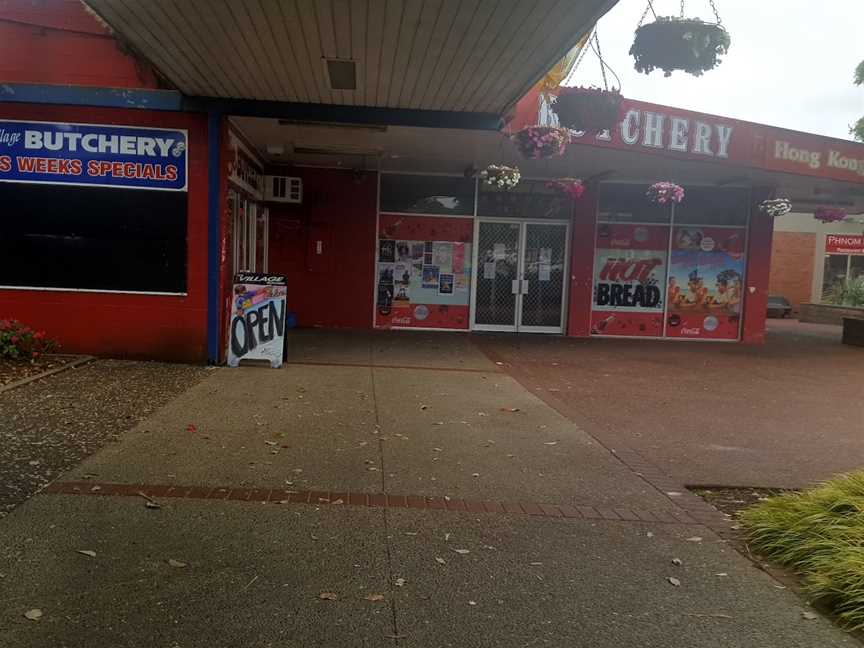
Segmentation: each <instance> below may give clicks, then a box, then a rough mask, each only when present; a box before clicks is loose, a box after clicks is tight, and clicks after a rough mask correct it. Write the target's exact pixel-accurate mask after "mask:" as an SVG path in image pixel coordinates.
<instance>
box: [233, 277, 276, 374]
mask: <svg viewBox="0 0 864 648" xmlns="http://www.w3.org/2000/svg"><path fill="white" fill-rule="evenodd" d="M287 292H288V288H287V284H286V281H285V276H284V275H271V274H267V273H261V272H241V273H238V274H236V275H234V289H233V291H232V293H231V314H230V323H229V325H228V366H229V367H237V366H239V365H240V363H241V362H242V363H244V364H260V363H263V362H269V363H270V366H271V367H273V368H274V369H275V368H278V367H281V366H282V354H283V350H284V348H285V314H286V313H285V309H286V301H285V300H286V295H287Z"/></svg>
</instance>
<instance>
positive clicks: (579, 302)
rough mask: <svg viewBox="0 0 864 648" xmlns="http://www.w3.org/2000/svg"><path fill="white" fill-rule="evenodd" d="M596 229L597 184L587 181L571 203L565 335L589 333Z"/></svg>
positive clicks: (572, 335) (574, 335)
mask: <svg viewBox="0 0 864 648" xmlns="http://www.w3.org/2000/svg"><path fill="white" fill-rule="evenodd" d="M596 229H597V187H596V185H589V186H588V187H586V189H585V193H584V194H582V198H580V199H579V200H577V201H575V203H574V205H573V218H572V224H571V225H570V232H571V233H570V304H569V312H568V316H567V335H569V336H570V337H587V336H588V335H590V334H591V302H592V300H593V293H592V291H593V288H594V287H593V283H594V239H595V236H596Z"/></svg>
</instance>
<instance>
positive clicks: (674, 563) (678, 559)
mask: <svg viewBox="0 0 864 648" xmlns="http://www.w3.org/2000/svg"><path fill="white" fill-rule="evenodd" d="M672 564H673V565H677V566H679V567H680V566H681V564H682V563H681V559H680V558H673V559H672Z"/></svg>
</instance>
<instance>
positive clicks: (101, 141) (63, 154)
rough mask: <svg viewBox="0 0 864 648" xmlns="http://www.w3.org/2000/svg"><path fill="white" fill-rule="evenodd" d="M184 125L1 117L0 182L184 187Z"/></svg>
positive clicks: (139, 187)
mask: <svg viewBox="0 0 864 648" xmlns="http://www.w3.org/2000/svg"><path fill="white" fill-rule="evenodd" d="M187 148H188V135H187V133H186V131H185V130H172V129H163V128H137V127H133V126H100V125H95V124H69V123H59V122H22V121H0V182H25V183H43V184H71V185H86V186H96V187H114V188H125V189H162V190H168V191H185V190H186V186H187V182H186V175H187Z"/></svg>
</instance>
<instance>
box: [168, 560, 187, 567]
mask: <svg viewBox="0 0 864 648" xmlns="http://www.w3.org/2000/svg"><path fill="white" fill-rule="evenodd" d="M168 564H169V565H170V566H171V567H176V568H177V569H182V568H183V567H186V566H187V563H185V562H183V561H182V560H174V559H173V558H169V559H168Z"/></svg>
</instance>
